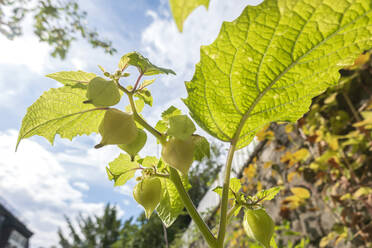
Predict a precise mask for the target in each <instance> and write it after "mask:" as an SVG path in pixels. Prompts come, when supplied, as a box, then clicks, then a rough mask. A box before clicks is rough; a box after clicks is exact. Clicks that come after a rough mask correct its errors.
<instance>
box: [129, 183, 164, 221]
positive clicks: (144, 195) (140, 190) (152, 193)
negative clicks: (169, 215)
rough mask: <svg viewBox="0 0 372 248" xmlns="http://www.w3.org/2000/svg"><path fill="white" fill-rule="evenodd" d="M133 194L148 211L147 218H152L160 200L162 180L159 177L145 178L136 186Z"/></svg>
mask: <svg viewBox="0 0 372 248" xmlns="http://www.w3.org/2000/svg"><path fill="white" fill-rule="evenodd" d="M133 196H134V199H135V200H136V202H138V203H139V204H141V205H142V206H143V207H144V209H145V213H146V218H148V219H149V218H150V216H151V214H152V212H154V210H155V208H156V206H157V205H158V204H159V202H160V197H161V182H160V179H159V178H156V177H153V178H145V179H143V180H142V181H141V182H139V183H138V184H137V185H136V186H134V190H133Z"/></svg>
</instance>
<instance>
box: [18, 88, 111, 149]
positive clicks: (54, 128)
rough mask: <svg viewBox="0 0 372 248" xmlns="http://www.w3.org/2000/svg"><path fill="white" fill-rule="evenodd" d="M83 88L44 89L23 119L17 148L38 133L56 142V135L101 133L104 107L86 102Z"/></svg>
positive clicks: (69, 137) (69, 136)
mask: <svg viewBox="0 0 372 248" xmlns="http://www.w3.org/2000/svg"><path fill="white" fill-rule="evenodd" d="M85 94H86V89H85V88H84V87H73V86H64V87H61V88H57V89H50V90H49V91H47V92H45V93H44V94H43V95H42V96H41V97H40V98H39V99H38V100H37V101H36V102H35V103H34V104H32V105H31V106H30V107H29V108H28V109H27V113H26V115H25V117H24V118H23V120H22V126H21V129H20V131H19V136H18V141H17V147H18V145H19V142H20V141H21V140H22V139H25V138H28V137H31V136H33V135H39V136H43V137H45V138H46V139H47V140H48V141H49V142H50V143H52V144H53V141H54V137H55V136H56V134H59V135H60V136H61V137H62V138H68V139H70V140H71V139H72V138H73V137H75V136H77V135H83V134H87V135H88V134H91V133H93V132H98V126H99V123H100V122H101V120H102V118H103V115H104V113H105V109H104V108H96V107H95V106H93V105H91V104H84V103H83V101H85V100H87V98H86V96H85Z"/></svg>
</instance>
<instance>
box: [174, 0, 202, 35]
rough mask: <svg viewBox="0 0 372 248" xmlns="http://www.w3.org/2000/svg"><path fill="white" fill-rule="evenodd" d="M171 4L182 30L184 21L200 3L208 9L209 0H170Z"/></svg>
mask: <svg viewBox="0 0 372 248" xmlns="http://www.w3.org/2000/svg"><path fill="white" fill-rule="evenodd" d="M169 4H170V8H171V11H172V14H173V18H174V21H175V22H176V24H177V28H178V30H179V31H180V32H182V28H183V23H184V21H185V20H186V18H187V17H188V16H189V15H190V14H191V12H192V11H193V10H194V9H196V8H197V7H199V6H200V5H204V6H205V7H206V8H207V9H208V5H209V0H169Z"/></svg>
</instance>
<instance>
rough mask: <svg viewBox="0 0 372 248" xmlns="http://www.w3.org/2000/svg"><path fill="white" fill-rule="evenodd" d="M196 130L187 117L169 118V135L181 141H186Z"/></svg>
mask: <svg viewBox="0 0 372 248" xmlns="http://www.w3.org/2000/svg"><path fill="white" fill-rule="evenodd" d="M195 130H196V128H195V125H194V123H193V122H192V120H190V118H189V117H187V115H176V116H172V117H170V118H169V129H168V131H167V134H168V135H170V136H173V137H176V138H178V139H181V140H186V139H187V138H189V137H190V136H191V135H192V134H193V133H194V132H195Z"/></svg>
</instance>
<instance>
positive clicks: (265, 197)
mask: <svg viewBox="0 0 372 248" xmlns="http://www.w3.org/2000/svg"><path fill="white" fill-rule="evenodd" d="M280 190H281V187H280V186H277V187H273V188H270V189H264V190H261V191H260V192H258V193H257V194H256V195H255V197H256V198H257V199H262V200H261V201H260V202H263V201H270V200H272V199H274V197H275V196H276V195H277V194H278V193H279V191H280Z"/></svg>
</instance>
